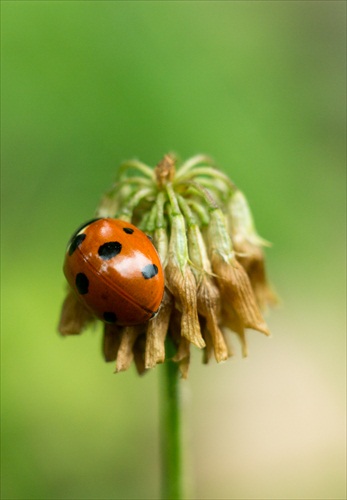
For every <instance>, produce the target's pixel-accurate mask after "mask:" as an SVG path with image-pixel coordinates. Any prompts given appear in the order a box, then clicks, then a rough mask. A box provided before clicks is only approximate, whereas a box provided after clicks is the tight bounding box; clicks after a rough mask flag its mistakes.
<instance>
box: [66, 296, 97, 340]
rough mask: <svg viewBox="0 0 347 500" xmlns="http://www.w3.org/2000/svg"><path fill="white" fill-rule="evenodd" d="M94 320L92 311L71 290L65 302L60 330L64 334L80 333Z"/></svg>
mask: <svg viewBox="0 0 347 500" xmlns="http://www.w3.org/2000/svg"><path fill="white" fill-rule="evenodd" d="M93 320H94V317H93V315H92V313H91V312H90V311H88V309H87V308H86V307H84V306H83V305H82V304H81V303H80V302H79V300H78V299H77V297H76V295H75V294H74V293H73V292H72V291H69V292H68V294H67V296H66V298H65V300H64V302H63V306H62V310H61V316H60V321H59V325H58V331H59V332H60V333H61V334H62V335H78V334H79V333H81V332H82V331H83V330H84V329H85V328H86V327H87V326H88V324H89V323H91V322H92V321H93Z"/></svg>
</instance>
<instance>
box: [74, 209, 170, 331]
mask: <svg viewBox="0 0 347 500" xmlns="http://www.w3.org/2000/svg"><path fill="white" fill-rule="evenodd" d="M64 274H65V276H66V279H67V281H68V282H69V284H70V286H71V288H72V289H73V290H74V291H75V292H76V295H77V297H78V298H79V299H80V301H82V303H83V304H84V305H85V306H86V307H87V308H88V309H89V310H91V311H92V312H93V313H94V314H95V315H96V316H97V317H98V318H99V319H101V320H102V321H105V322H106V323H114V324H117V325H124V326H130V325H139V324H141V323H145V322H146V321H148V320H149V319H150V318H152V317H153V316H154V315H155V313H156V312H157V311H158V309H159V306H160V303H161V301H162V298H163V293H164V274H163V269H162V266H161V263H160V259H159V256H158V254H157V251H156V249H155V248H154V245H153V244H152V242H151V240H150V239H149V237H148V236H147V235H146V234H145V233H143V232H142V231H140V230H139V229H138V228H137V227H135V226H133V225H132V224H129V223H128V222H124V221H122V220H118V219H111V218H106V219H94V220H92V221H90V222H88V223H86V224H84V225H83V226H82V227H81V228H79V229H78V230H77V231H76V232H75V234H74V235H73V237H72V238H71V240H70V242H69V245H68V249H67V252H66V256H65V262H64Z"/></svg>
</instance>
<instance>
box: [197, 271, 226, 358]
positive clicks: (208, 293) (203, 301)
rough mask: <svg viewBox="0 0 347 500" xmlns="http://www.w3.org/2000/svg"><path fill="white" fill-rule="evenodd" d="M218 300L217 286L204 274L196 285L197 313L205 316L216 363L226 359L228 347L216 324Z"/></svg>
mask: <svg viewBox="0 0 347 500" xmlns="http://www.w3.org/2000/svg"><path fill="white" fill-rule="evenodd" d="M219 302H220V294H219V291H218V288H217V287H216V286H215V285H214V284H213V283H212V282H211V280H210V279H209V277H208V276H206V275H205V276H204V277H203V278H202V279H201V281H200V283H199V285H198V293H197V303H198V311H199V314H201V315H202V316H204V317H205V318H206V328H207V330H208V331H209V333H210V335H211V339H212V343H213V348H214V354H215V358H216V361H217V362H218V363H220V362H221V361H225V360H226V359H228V349H227V346H226V344H225V341H224V337H223V334H222V332H221V331H220V329H219V326H218V317H217V315H218V309H219Z"/></svg>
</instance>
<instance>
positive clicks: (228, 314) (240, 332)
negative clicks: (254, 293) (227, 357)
mask: <svg viewBox="0 0 347 500" xmlns="http://www.w3.org/2000/svg"><path fill="white" fill-rule="evenodd" d="M222 321H223V325H224V326H225V327H226V328H228V329H229V330H231V331H233V332H234V333H236V335H237V336H238V337H239V340H240V343H241V348H242V356H243V357H244V358H246V357H247V356H248V346H247V339H246V334H245V328H244V325H243V323H242V321H241V320H240V318H239V316H238V315H237V313H236V312H235V310H234V309H233V308H232V307H227V308H225V309H223V312H222ZM224 338H225V340H226V341H227V340H228V337H227V335H226V334H224ZM227 345H228V343H227ZM228 349H229V352H232V348H231V346H230V345H228ZM230 350H231V351H230Z"/></svg>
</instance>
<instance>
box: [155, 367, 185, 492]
mask: <svg viewBox="0 0 347 500" xmlns="http://www.w3.org/2000/svg"><path fill="white" fill-rule="evenodd" d="M161 368H162V373H161V375H162V380H161V403H160V404H161V457H162V471H161V474H162V484H161V488H162V496H161V498H162V499H163V500H164V499H165V500H173V499H175V500H179V499H182V498H183V492H182V447H181V415H180V397H179V385H180V380H179V367H178V363H174V362H172V361H165V363H164V364H163V366H162V367H161Z"/></svg>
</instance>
